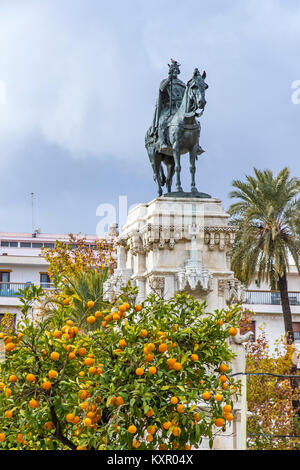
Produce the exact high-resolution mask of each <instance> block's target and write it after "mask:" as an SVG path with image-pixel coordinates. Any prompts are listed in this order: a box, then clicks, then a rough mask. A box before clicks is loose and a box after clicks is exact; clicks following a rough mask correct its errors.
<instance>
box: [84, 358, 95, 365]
mask: <svg viewBox="0 0 300 470" xmlns="http://www.w3.org/2000/svg"><path fill="white" fill-rule="evenodd" d="M84 363H85V365H86V366H92V365H94V363H95V359H94V358H93V357H87V358H86V359H85V360H84Z"/></svg>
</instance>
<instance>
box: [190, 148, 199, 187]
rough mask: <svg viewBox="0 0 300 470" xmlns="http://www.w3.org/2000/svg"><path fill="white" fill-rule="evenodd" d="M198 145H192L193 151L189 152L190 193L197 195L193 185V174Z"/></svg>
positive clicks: (194, 184)
mask: <svg viewBox="0 0 300 470" xmlns="http://www.w3.org/2000/svg"><path fill="white" fill-rule="evenodd" d="M197 150H198V144H196V145H194V147H193V149H192V150H191V151H190V173H191V192H192V193H197V192H198V190H197V188H196V183H195V173H196V157H197Z"/></svg>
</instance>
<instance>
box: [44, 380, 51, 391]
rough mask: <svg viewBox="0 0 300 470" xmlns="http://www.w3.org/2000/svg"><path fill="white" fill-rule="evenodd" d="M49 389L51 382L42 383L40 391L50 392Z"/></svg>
mask: <svg viewBox="0 0 300 470" xmlns="http://www.w3.org/2000/svg"><path fill="white" fill-rule="evenodd" d="M50 388H51V382H43V383H42V389H44V390H50Z"/></svg>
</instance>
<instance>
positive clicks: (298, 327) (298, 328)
mask: <svg viewBox="0 0 300 470" xmlns="http://www.w3.org/2000/svg"><path fill="white" fill-rule="evenodd" d="M293 331H294V339H295V342H297V343H300V322H293Z"/></svg>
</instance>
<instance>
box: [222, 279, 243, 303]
mask: <svg viewBox="0 0 300 470" xmlns="http://www.w3.org/2000/svg"><path fill="white" fill-rule="evenodd" d="M218 295H219V296H220V297H224V298H225V301H226V303H227V305H230V304H234V303H241V302H244V301H245V290H244V287H243V286H242V284H241V283H240V281H238V280H237V279H234V278H232V279H219V281H218Z"/></svg>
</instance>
